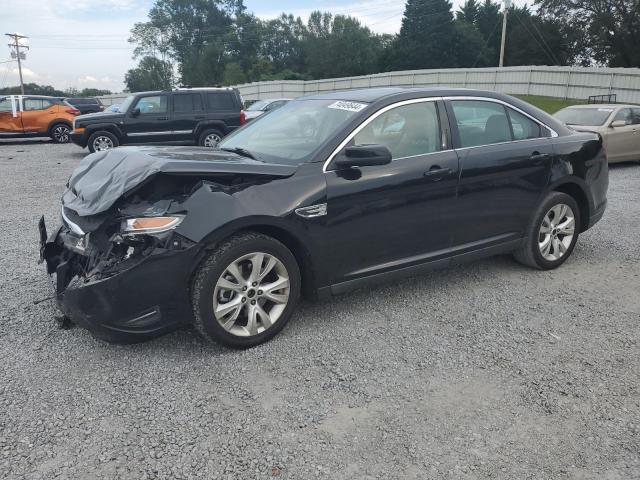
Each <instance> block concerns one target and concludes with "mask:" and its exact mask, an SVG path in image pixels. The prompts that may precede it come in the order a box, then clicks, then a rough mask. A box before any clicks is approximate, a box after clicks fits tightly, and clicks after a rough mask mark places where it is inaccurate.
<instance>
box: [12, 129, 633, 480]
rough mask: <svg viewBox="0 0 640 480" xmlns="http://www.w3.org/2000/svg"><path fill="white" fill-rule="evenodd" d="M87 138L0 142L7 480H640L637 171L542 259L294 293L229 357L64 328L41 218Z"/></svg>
mask: <svg viewBox="0 0 640 480" xmlns="http://www.w3.org/2000/svg"><path fill="white" fill-rule="evenodd" d="M83 155H84V152H83V151H81V150H80V149H79V148H77V147H75V146H73V145H62V146H58V145H52V144H50V143H47V142H43V141H42V142H41V141H34V142H9V141H4V142H0V204H1V205H2V207H3V208H2V214H0V232H1V233H0V265H1V266H2V276H1V277H0V299H2V303H1V304H0V320H1V327H2V328H1V329H0V362H1V363H2V368H1V369H0V478H3V479H46V480H49V479H53V478H71V479H103V478H104V479H114V478H131V479H147V478H149V479H151V478H153V479H156V478H158V479H181V478H207V479H218V478H222V479H226V478H233V479H236V478H240V479H251V478H271V477H280V478H287V479H305V480H306V479H311V478H331V479H343V478H345V479H346V478H349V479H350V478H353V479H372V478H391V479H400V478H402V479H414V478H415V479H418V478H420V479H424V478H460V479H485V478H499V479H551V478H553V479H555V478H561V479H564V478H570V479H598V480H600V479H608V480H613V479H625V480H627V479H632V478H636V479H637V478H640V391H639V388H640V387H639V385H640V382H639V379H640V343H639V338H640V247H639V241H640V165H622V166H617V167H616V166H614V167H612V171H611V183H610V189H609V202H610V203H609V209H608V211H607V213H606V215H605V218H604V219H603V220H602V221H601V222H600V223H599V224H598V225H597V226H596V227H595V228H594V229H593V230H591V231H589V232H587V233H586V234H584V235H583V236H581V238H580V240H579V242H578V246H577V248H576V250H575V252H574V254H573V257H572V258H571V259H570V260H569V261H568V263H567V264H565V266H563V267H562V268H561V269H559V270H557V271H554V272H538V271H533V270H529V269H526V268H524V267H522V266H520V265H518V264H516V263H515V262H514V261H512V260H511V259H510V258H509V257H498V258H493V259H489V260H485V261H481V262H478V263H473V264H470V265H467V266H464V267H460V268H455V269H452V270H448V271H444V272H437V273H433V274H429V275H423V276H420V277H417V278H412V279H408V280H405V281H403V282H399V283H397V284H394V285H387V286H383V287H380V288H377V289H373V290H371V291H361V292H356V293H352V294H348V295H345V296H342V297H339V298H336V299H334V300H333V301H332V302H330V303H329V302H327V303H319V304H304V305H303V306H302V308H301V310H300V313H299V315H298V316H297V318H294V319H293V320H292V321H291V323H290V324H289V326H288V327H287V328H286V329H285V331H284V332H282V334H280V335H279V336H278V337H277V338H276V339H275V340H273V341H272V342H270V343H268V344H267V345H263V346H260V347H257V348H254V349H252V350H249V351H244V352H237V351H230V350H226V349H224V348H222V347H218V346H215V345H209V344H206V343H205V342H203V341H202V340H201V339H200V338H199V337H198V336H197V335H196V334H195V333H194V332H192V331H181V332H177V333H174V334H171V335H168V336H165V337H163V338H161V339H158V340H156V341H152V342H149V343H145V344H141V345H134V346H114V345H109V344H106V343H102V342H100V341H97V340H94V339H93V338H92V337H91V336H90V335H89V334H88V333H87V332H86V331H84V330H82V329H78V328H75V329H72V330H69V331H63V330H58V329H57V326H56V322H55V321H54V317H55V316H56V315H57V310H56V308H55V305H54V303H53V302H52V301H44V302H42V303H39V304H34V301H36V300H40V299H44V298H46V297H49V296H50V295H51V289H50V286H49V283H48V280H47V278H46V276H45V274H44V270H43V267H42V266H41V265H37V264H36V259H37V255H38V244H37V229H36V224H37V220H38V218H39V216H40V215H41V214H42V213H45V214H46V218H47V222H48V224H49V225H50V226H53V225H54V224H57V222H58V219H57V212H58V208H59V207H58V205H59V204H58V201H59V200H58V199H59V196H60V194H61V192H62V188H63V185H64V183H65V182H66V180H67V178H68V176H69V174H70V172H71V170H72V168H73V167H74V166H75V165H76V164H77V163H78V161H79V160H80V159H81V158H82V157H83Z"/></svg>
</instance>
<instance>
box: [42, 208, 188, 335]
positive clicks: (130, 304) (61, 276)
mask: <svg viewBox="0 0 640 480" xmlns="http://www.w3.org/2000/svg"><path fill="white" fill-rule="evenodd" d="M153 208H156V209H157V206H155V207H154V206H152V207H151V209H153ZM163 215H165V214H163ZM101 217H103V218H100V219H91V220H90V221H88V222H87V221H84V222H83V221H82V219H78V218H74V212H73V211H71V210H68V209H66V208H65V207H63V209H62V215H61V218H62V225H61V226H60V227H59V228H58V229H56V231H55V232H53V233H52V235H51V236H50V237H48V238H46V235H47V233H46V227H45V225H44V218H43V219H41V221H40V235H41V241H42V248H41V260H44V261H45V262H46V265H47V272H48V273H49V274H50V275H51V278H52V280H53V283H54V288H55V291H56V299H57V302H58V305H59V307H60V309H61V311H62V312H63V314H64V315H65V316H66V317H68V318H69V319H70V320H71V321H72V322H73V323H76V324H78V325H80V326H82V327H84V328H87V329H88V330H90V331H91V332H92V333H93V334H94V335H95V336H96V337H99V338H102V339H104V340H107V341H112V342H118V343H129V342H135V341H142V340H146V339H148V338H151V337H155V336H157V335H161V334H163V333H165V332H168V331H171V330H174V329H176V328H179V327H180V326H181V325H182V324H185V323H189V322H190V321H191V315H192V313H191V310H190V308H189V305H190V302H189V298H188V289H187V285H188V280H189V277H190V274H191V271H192V268H193V265H194V264H195V262H196V261H197V256H198V252H199V248H197V245H196V244H195V243H194V242H191V241H190V240H188V239H186V238H184V237H182V236H180V235H178V234H176V233H175V231H174V228H175V226H177V224H179V222H180V221H181V218H182V217H181V216H179V215H176V216H171V215H165V216H155V217H148V216H145V217H139V220H138V219H137V217H132V216H131V215H130V214H127V212H126V210H125V211H122V210H119V211H118V212H117V214H112V215H102V216H101ZM151 219H153V220H151ZM81 224H82V227H81V226H80V225H81ZM83 227H84V228H83ZM85 229H86V230H85Z"/></svg>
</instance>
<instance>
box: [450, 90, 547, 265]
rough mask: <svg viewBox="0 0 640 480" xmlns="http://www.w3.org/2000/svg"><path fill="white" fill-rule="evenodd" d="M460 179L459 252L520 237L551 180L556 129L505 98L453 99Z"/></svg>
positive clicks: (456, 233) (456, 236) (456, 231)
mask: <svg viewBox="0 0 640 480" xmlns="http://www.w3.org/2000/svg"><path fill="white" fill-rule="evenodd" d="M447 109H448V111H449V114H450V118H451V119H452V129H453V131H454V132H453V134H454V145H455V146H456V152H457V154H458V157H459V158H460V168H461V172H460V181H459V185H458V199H457V202H456V203H457V207H456V213H455V216H456V219H457V221H456V222H455V228H454V239H453V245H454V250H455V251H456V252H455V253H466V252H471V251H473V250H478V249H482V248H489V247H491V246H494V245H496V246H497V245H500V244H502V243H506V242H509V241H514V242H515V241H516V240H518V239H520V238H521V237H522V236H523V235H524V232H525V227H526V225H527V223H528V220H529V217H530V216H531V214H532V212H533V211H534V209H535V208H536V207H537V205H538V203H539V202H540V199H541V196H542V193H543V192H544V190H545V188H546V185H547V183H548V181H549V175H550V172H551V164H552V160H553V147H552V141H551V138H549V137H550V135H551V132H550V131H549V130H548V129H547V128H546V127H544V126H542V125H540V124H539V123H538V122H537V121H535V120H534V119H532V118H531V117H529V116H528V115H526V114H525V113H524V112H521V111H517V110H516V109H514V108H511V107H510V106H507V105H505V104H503V103H502V102H499V101H493V100H491V99H472V98H469V99H465V98H460V99H456V98H451V99H449V100H448V101H447Z"/></svg>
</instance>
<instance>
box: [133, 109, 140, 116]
mask: <svg viewBox="0 0 640 480" xmlns="http://www.w3.org/2000/svg"><path fill="white" fill-rule="evenodd" d="M139 115H140V109H139V108H134V109H133V110H132V111H131V116H132V117H137V116H139Z"/></svg>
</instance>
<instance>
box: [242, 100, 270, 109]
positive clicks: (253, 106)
mask: <svg viewBox="0 0 640 480" xmlns="http://www.w3.org/2000/svg"><path fill="white" fill-rule="evenodd" d="M267 105H269V102H267V101H266V100H260V101H258V102H256V103H253V104H251V105H250V106H249V108H247V112H255V111H261V110H264V109H265V108H266V106H267Z"/></svg>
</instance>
